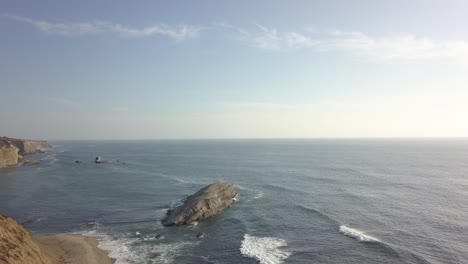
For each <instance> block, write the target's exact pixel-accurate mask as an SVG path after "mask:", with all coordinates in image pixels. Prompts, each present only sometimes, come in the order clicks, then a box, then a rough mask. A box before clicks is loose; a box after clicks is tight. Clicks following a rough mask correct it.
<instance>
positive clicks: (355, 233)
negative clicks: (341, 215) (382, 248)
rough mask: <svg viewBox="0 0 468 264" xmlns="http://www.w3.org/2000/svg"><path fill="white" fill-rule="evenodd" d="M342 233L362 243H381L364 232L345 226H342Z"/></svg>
mask: <svg viewBox="0 0 468 264" xmlns="http://www.w3.org/2000/svg"><path fill="white" fill-rule="evenodd" d="M340 233H342V234H343V235H345V236H349V237H352V238H355V239H357V240H358V241H362V242H379V240H378V239H377V238H375V237H371V236H369V235H366V234H365V233H364V232H363V231H360V230H357V229H354V228H351V227H347V226H345V225H342V226H340Z"/></svg>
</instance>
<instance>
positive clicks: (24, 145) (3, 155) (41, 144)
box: [0, 137, 50, 167]
mask: <svg viewBox="0 0 468 264" xmlns="http://www.w3.org/2000/svg"><path fill="white" fill-rule="evenodd" d="M49 146H50V145H49V143H48V142H47V141H44V140H26V139H17V138H8V137H0V167H4V166H14V165H17V164H18V162H19V161H20V160H21V159H22V155H28V154H35V153H39V152H41V148H45V147H49Z"/></svg>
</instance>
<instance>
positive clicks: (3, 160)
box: [0, 138, 21, 167]
mask: <svg viewBox="0 0 468 264" xmlns="http://www.w3.org/2000/svg"><path fill="white" fill-rule="evenodd" d="M18 152H19V149H18V148H17V147H16V146H15V145H13V144H11V143H10V142H8V141H7V140H3V139H1V138H0V167H5V166H14V165H16V164H18V160H19V159H20V157H21V156H20V155H19V153H18Z"/></svg>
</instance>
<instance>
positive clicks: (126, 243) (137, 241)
mask: <svg viewBox="0 0 468 264" xmlns="http://www.w3.org/2000/svg"><path fill="white" fill-rule="evenodd" d="M81 234H82V235H85V236H90V237H94V238H95V239H96V240H97V241H98V242H99V243H98V247H99V248H100V249H103V250H105V251H107V252H108V253H109V257H111V258H114V259H116V261H115V263H114V264H133V263H161V264H169V263H173V262H174V259H175V257H176V256H177V254H178V252H180V251H181V250H183V249H185V248H187V247H191V246H194V245H196V244H198V242H192V241H190V242H175V243H159V244H157V245H154V244H148V243H145V241H155V240H157V239H156V238H155V237H154V236H149V235H148V236H144V237H129V235H130V236H131V235H133V233H131V234H127V235H126V236H119V237H115V236H110V235H108V234H105V233H102V232H96V230H92V231H88V232H84V233H81ZM151 252H153V253H157V254H158V257H157V258H156V259H154V260H152V261H149V260H148V255H149V254H150V253H151Z"/></svg>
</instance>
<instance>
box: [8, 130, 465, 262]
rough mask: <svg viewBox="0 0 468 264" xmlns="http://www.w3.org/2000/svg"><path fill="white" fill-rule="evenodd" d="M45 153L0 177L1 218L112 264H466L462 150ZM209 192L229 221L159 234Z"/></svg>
mask: <svg viewBox="0 0 468 264" xmlns="http://www.w3.org/2000/svg"><path fill="white" fill-rule="evenodd" d="M50 143H51V144H52V145H53V147H52V148H50V149H47V150H46V152H45V153H43V154H38V155H34V156H29V157H28V159H41V161H42V162H41V164H38V165H28V166H21V167H17V168H8V169H1V170H0V213H2V214H5V215H8V216H11V217H13V218H14V219H15V220H17V221H18V222H20V223H23V224H24V225H25V227H26V228H28V229H29V230H30V231H31V232H32V233H33V234H37V235H41V234H56V233H80V234H85V235H89V236H93V237H96V238H97V239H98V241H99V242H100V245H99V246H100V247H101V248H103V249H106V250H108V251H109V252H110V256H111V257H114V258H116V259H117V262H116V263H145V264H146V263H227V264H230V263H232V264H234V263H262V264H278V263H360V264H364V263H372V264H374V263H433V264H436V263H444V264H451V263H454V264H455V263H468V140H467V139H321V140H319V139H316V140H315V139H309V140H305V139H304V140H299V139H298V140H292V139H290V140H286V139H285V140H273V139H272V140H167V141H164V140H161V141H157V140H155V141H56V142H54V141H52V142H50ZM97 155H99V156H101V157H102V158H104V159H108V160H111V161H112V162H111V163H105V164H95V163H94V158H95V157H96V156H97ZM77 160H78V161H81V162H82V163H75V161H77ZM215 181H229V182H232V183H234V184H235V185H236V188H237V189H238V192H239V195H238V200H237V202H236V203H235V204H234V205H233V206H232V207H231V208H227V209H226V210H225V211H224V212H222V213H221V214H219V215H217V216H215V217H212V218H209V219H207V220H205V221H201V222H199V223H198V224H196V225H190V226H182V227H163V226H162V225H161V224H160V220H161V218H162V217H164V215H165V213H166V211H167V209H169V208H171V207H174V206H177V205H178V204H180V203H181V201H183V199H184V198H185V197H186V196H187V195H190V194H192V193H194V192H196V191H197V190H198V189H200V188H201V187H203V186H205V185H207V184H210V183H213V182H215ZM198 232H203V233H205V237H204V238H203V239H197V238H195V235H196V234H197V233H198ZM158 234H160V235H162V236H164V238H163V239H157V238H156V235H158Z"/></svg>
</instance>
